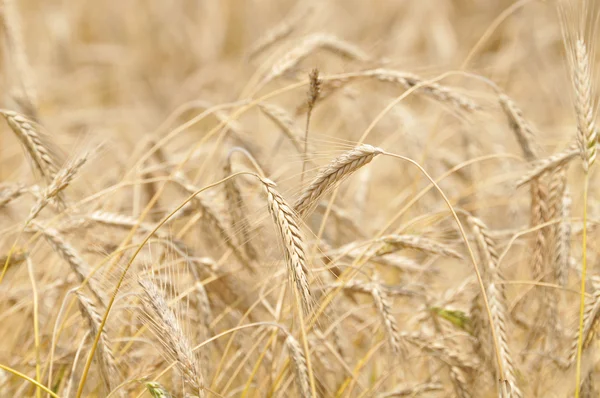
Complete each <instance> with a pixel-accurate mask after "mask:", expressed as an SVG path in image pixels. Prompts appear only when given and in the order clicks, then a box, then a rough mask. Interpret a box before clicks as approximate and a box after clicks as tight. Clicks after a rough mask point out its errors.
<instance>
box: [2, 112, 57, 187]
mask: <svg viewBox="0 0 600 398" xmlns="http://www.w3.org/2000/svg"><path fill="white" fill-rule="evenodd" d="M0 114H1V115H2V116H4V118H5V119H6V122H7V123H8V126H9V127H10V128H11V130H12V131H13V132H14V133H15V135H16V136H17V138H19V141H21V143H22V144H23V146H24V147H25V149H26V151H27V153H28V154H29V157H30V158H31V160H32V161H33V164H34V166H35V169H36V170H37V171H39V172H40V173H41V174H42V176H43V177H44V179H45V180H46V181H48V182H50V181H52V179H53V178H54V175H55V174H56V173H57V172H58V170H59V169H60V166H59V164H60V161H59V159H58V154H57V151H56V150H55V149H54V148H53V147H52V145H51V143H50V140H49V139H48V137H46V136H45V135H44V134H43V133H42V132H41V131H40V129H39V128H38V127H37V126H36V124H35V123H34V122H32V121H30V120H28V119H27V118H25V117H24V116H23V115H20V114H18V113H17V112H14V111H9V110H4V109H1V110H0Z"/></svg>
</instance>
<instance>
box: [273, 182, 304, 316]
mask: <svg viewBox="0 0 600 398" xmlns="http://www.w3.org/2000/svg"><path fill="white" fill-rule="evenodd" d="M262 182H263V184H264V186H265V189H266V190H267V201H268V203H269V211H270V213H271V215H272V216H273V221H275V224H276V225H277V227H278V229H279V233H280V235H281V239H282V240H283V246H284V250H285V257H286V262H287V267H288V274H289V276H290V279H291V280H292V281H293V282H294V284H295V286H296V289H297V290H298V294H299V296H300V298H301V303H302V310H303V311H304V313H305V314H306V313H308V312H310V310H311V303H312V297H311V294H310V289H309V287H308V286H309V285H308V267H307V266H306V254H305V252H304V235H303V234H302V230H301V229H300V227H299V226H298V220H297V218H296V214H295V213H294V211H293V210H292V208H291V207H290V206H289V205H288V203H287V202H286V201H285V199H284V198H283V197H282V196H281V195H280V194H279V192H277V190H276V189H275V187H276V185H275V183H274V182H272V181H270V180H267V179H263V180H262Z"/></svg>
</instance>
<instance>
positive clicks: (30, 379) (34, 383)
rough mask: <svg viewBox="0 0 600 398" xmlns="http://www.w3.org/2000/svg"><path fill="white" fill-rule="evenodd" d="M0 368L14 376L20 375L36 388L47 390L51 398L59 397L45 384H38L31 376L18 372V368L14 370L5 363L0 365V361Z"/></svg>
mask: <svg viewBox="0 0 600 398" xmlns="http://www.w3.org/2000/svg"><path fill="white" fill-rule="evenodd" d="M0 369H2V370H5V371H7V372H9V373H12V374H14V375H15V376H17V377H20V378H22V379H23V380H27V381H28V382H30V383H31V384H33V385H35V386H37V387H38V388H41V389H42V390H44V391H45V392H47V393H48V394H50V396H51V397H52V398H60V397H59V396H58V395H56V394H55V393H54V392H53V391H52V390H51V389H49V388H48V387H46V386H45V385H43V384H40V383H39V382H38V381H36V380H33V379H32V378H31V377H29V376H27V375H24V374H23V373H21V372H19V371H18V370H15V369H13V368H9V367H8V366H6V365H2V364H1V363H0Z"/></svg>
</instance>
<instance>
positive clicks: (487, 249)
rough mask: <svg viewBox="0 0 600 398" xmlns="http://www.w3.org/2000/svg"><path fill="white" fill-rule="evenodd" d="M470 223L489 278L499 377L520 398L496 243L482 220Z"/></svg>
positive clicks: (488, 293)
mask: <svg viewBox="0 0 600 398" xmlns="http://www.w3.org/2000/svg"><path fill="white" fill-rule="evenodd" d="M468 222H469V225H471V229H472V231H473V234H474V235H475V240H476V242H477V247H478V249H479V254H480V257H481V259H482V262H483V265H484V267H485V268H486V269H487V275H488V276H489V277H488V279H489V280H488V283H487V289H486V290H487V296H488V300H489V304H490V312H491V315H492V318H493V324H494V327H495V328H496V336H498V348H499V353H498V354H499V355H500V360H501V361H502V365H503V367H504V374H503V375H499V376H500V377H501V378H502V380H506V381H507V382H508V383H509V385H510V387H511V390H512V391H513V394H514V396H515V397H519V398H520V397H522V396H523V394H522V392H521V391H520V389H519V387H518V385H517V378H516V369H515V365H514V361H513V359H512V356H511V353H510V348H509V344H508V335H507V328H508V324H507V314H506V297H505V293H504V285H503V284H502V283H498V282H502V281H503V278H502V275H501V273H500V270H499V268H498V253H497V252H496V247H495V242H494V240H493V239H492V237H491V236H490V234H489V233H488V229H487V227H486V225H485V224H484V223H483V222H482V221H481V220H480V219H478V218H476V217H472V216H470V217H469V218H468Z"/></svg>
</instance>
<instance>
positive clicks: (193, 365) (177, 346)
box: [138, 279, 204, 396]
mask: <svg viewBox="0 0 600 398" xmlns="http://www.w3.org/2000/svg"><path fill="white" fill-rule="evenodd" d="M138 283H139V285H140V286H141V287H142V290H143V294H142V304H143V306H144V310H145V311H146V313H147V314H146V315H147V316H151V317H152V318H151V322H152V325H153V329H154V331H155V332H156V334H157V337H158V338H159V339H160V340H161V343H162V347H163V348H164V349H165V351H166V353H167V354H168V356H169V357H171V358H173V359H175V360H176V361H177V365H178V367H179V370H180V371H181V373H182V374H183V375H184V377H185V380H186V382H187V383H189V385H190V386H191V387H192V388H193V389H194V393H195V394H200V396H204V378H203V377H202V374H201V373H200V366H199V364H198V359H197V358H196V354H195V353H194V350H193V349H192V345H191V344H190V342H189V340H188V339H187V337H186V336H185V334H184V333H183V330H182V329H181V326H180V325H179V322H178V321H177V317H176V316H175V314H174V313H173V311H172V310H171V309H170V308H169V305H168V304H167V301H166V300H165V298H164V296H163V295H162V293H161V292H160V290H159V289H158V287H157V286H156V285H155V284H154V283H153V282H151V281H149V280H146V279H139V280H138Z"/></svg>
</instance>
